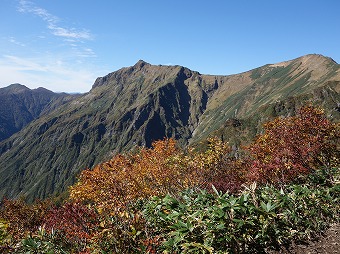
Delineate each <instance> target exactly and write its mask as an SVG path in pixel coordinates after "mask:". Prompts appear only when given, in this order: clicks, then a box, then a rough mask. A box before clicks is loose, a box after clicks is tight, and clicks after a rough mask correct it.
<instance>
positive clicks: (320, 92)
mask: <svg viewBox="0 0 340 254" xmlns="http://www.w3.org/2000/svg"><path fill="white" fill-rule="evenodd" d="M339 70H340V68H339V65H338V64H337V63H335V62H334V61H333V60H332V59H331V58H327V57H324V56H321V55H306V56H303V57H299V58H297V59H293V60H291V61H287V62H283V63H277V64H268V65H265V66H262V67H259V68H256V69H254V70H250V71H247V72H244V73H240V74H234V75H229V76H223V75H204V74H200V73H198V72H195V71H192V70H189V69H188V68H185V67H182V66H163V65H151V64H148V63H146V62H144V61H142V60H141V61H138V62H137V63H136V64H135V65H134V66H131V67H126V68H122V69H120V70H118V71H115V72H112V73H110V74H108V75H106V76H104V77H100V78H98V79H97V80H96V81H95V83H94V85H93V87H92V89H91V91H89V92H88V93H86V94H83V95H79V96H75V97H72V99H70V100H69V101H65V103H61V104H58V106H56V107H50V106H52V105H56V104H53V103H52V104H48V105H47V108H46V110H44V111H43V112H42V113H40V114H39V117H38V118H35V119H34V121H31V122H30V123H29V124H28V125H26V126H25V127H24V128H23V129H21V130H20V131H18V132H16V133H15V134H13V135H11V136H10V137H8V138H6V139H4V140H3V141H1V142H0V186H1V187H0V198H2V197H8V198H18V197H20V196H25V197H26V198H27V199H28V200H29V201H30V202H33V201H34V199H36V198H41V199H43V198H46V197H48V196H51V195H58V194H60V193H62V192H64V191H66V190H67V188H68V187H69V186H70V185H72V184H74V183H75V181H76V176H77V175H78V174H79V173H80V171H81V170H82V169H85V168H93V167H94V166H95V165H97V164H98V163H100V162H102V161H107V160H109V159H110V158H111V157H112V156H113V155H114V154H118V153H122V152H127V151H130V150H132V149H134V147H135V146H145V147H148V148H150V147H151V146H152V143H153V142H154V141H155V140H159V139H163V138H173V139H175V140H176V142H177V144H178V145H179V146H180V147H181V148H183V149H185V148H186V147H187V146H188V145H191V146H193V147H197V148H204V147H206V145H207V143H206V142H205V140H206V139H207V138H209V137H214V136H217V137H218V138H220V139H221V140H223V141H224V142H229V144H230V146H231V148H232V149H233V151H234V152H237V150H238V149H239V148H240V147H241V146H242V145H245V144H249V143H250V142H251V140H252V139H253V138H254V137H255V136H256V135H257V134H260V133H261V132H262V131H263V129H262V124H263V123H264V122H266V121H269V120H272V119H273V118H274V117H277V116H293V115H295V114H296V112H297V109H298V108H300V107H301V106H304V105H308V104H309V103H311V104H312V105H316V106H322V108H324V110H325V112H326V115H327V116H328V117H329V118H330V119H332V120H333V121H338V120H339V119H340V109H339V103H340V71H339ZM6 98H7V97H6Z"/></svg>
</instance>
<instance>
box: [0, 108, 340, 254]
mask: <svg viewBox="0 0 340 254" xmlns="http://www.w3.org/2000/svg"><path fill="white" fill-rule="evenodd" d="M339 141H340V125H339V124H336V123H332V122H331V121H330V120H328V119H327V118H326V116H325V114H324V113H323V111H322V110H321V109H318V108H314V107H311V106H307V107H303V108H301V109H300V110H299V112H298V113H297V115H296V116H291V117H286V118H283V117H279V118H276V119H274V120H272V121H270V122H268V123H266V124H265V125H264V128H263V134H261V135H259V136H257V138H256V139H255V140H254V142H253V143H251V144H250V145H249V146H247V147H245V148H244V149H243V151H242V152H241V153H240V154H241V156H240V155H239V156H234V154H233V153H232V150H231V148H230V147H229V145H228V144H226V143H223V142H222V141H221V140H219V139H217V138H212V139H209V140H208V144H209V145H208V148H207V150H206V151H204V152H200V151H196V150H195V149H193V148H188V149H187V150H183V149H180V148H179V147H177V145H176V141H175V140H173V139H164V140H159V141H155V142H154V143H153V146H152V148H143V147H142V148H139V149H137V151H134V152H133V153H127V154H118V155H116V156H114V157H113V158H112V159H111V160H110V161H108V162H105V163H102V164H99V165H97V166H95V167H94V168H93V169H86V170H83V171H82V172H81V174H80V175H79V178H78V181H77V183H76V184H75V185H73V186H71V187H70V189H69V192H70V198H69V199H68V200H66V202H64V203H63V204H60V205H58V206H57V205H55V204H53V202H51V201H44V202H37V203H35V204H34V205H28V204H26V203H25V202H24V201H23V200H14V201H11V200H4V202H3V206H2V214H1V215H0V222H1V223H3V222H4V223H3V225H6V227H4V228H5V229H4V230H3V229H2V228H0V236H1V237H2V235H4V237H2V238H3V239H5V238H6V239H11V240H8V241H12V242H15V243H16V245H15V244H14V245H11V246H10V247H9V248H17V247H13V246H21V247H23V248H24V247H25V245H20V244H18V241H19V240H20V239H23V238H25V239H26V240H27V241H26V242H27V243H29V244H31V245H29V248H31V249H32V248H33V249H34V248H36V247H37V246H38V247H39V246H45V245H44V244H46V241H47V243H48V244H47V245H46V246H49V248H54V247H53V246H54V245H53V244H55V245H58V246H62V248H64V249H65V248H66V249H68V250H69V251H70V252H71V253H94V252H95V251H98V250H101V251H103V252H104V253H106V252H107V253H157V248H159V246H160V245H161V244H162V242H164V240H165V239H163V238H162V237H161V236H160V234H159V231H162V229H160V228H152V227H150V221H149V222H148V220H147V218H145V217H143V212H142V211H143V207H144V204H145V202H149V200H150V199H152V197H155V196H157V197H170V196H172V197H175V198H179V200H180V201H181V202H182V201H183V198H181V195H182V194H183V191H184V192H185V191H186V190H204V191H207V192H208V193H209V195H214V193H215V192H216V191H217V192H218V193H231V194H232V195H234V194H235V195H236V194H237V193H239V192H240V191H242V189H244V188H245V186H249V185H250V184H252V185H253V186H256V184H255V185H254V182H257V184H258V185H261V184H262V185H264V184H267V183H270V184H274V185H283V184H286V183H289V182H291V181H292V180H296V179H298V178H299V177H301V176H306V175H308V174H310V173H312V172H314V171H315V170H317V169H320V168H326V169H330V168H335V167H339V158H340V149H339V144H340V142H339ZM209 195H208V196H209ZM226 195H227V194H226ZM228 195H229V194H228ZM201 196H202V197H203V196H204V197H205V195H201ZM209 197H212V196H209ZM184 199H185V198H184ZM209 200H210V199H209ZM209 200H204V202H208V203H209V202H210V201H209ZM165 201H166V200H165ZM165 201H164V202H165ZM184 201H185V202H186V201H188V200H184ZM184 201H183V202H184ZM243 201H244V200H243ZM243 201H242V202H243ZM162 202H163V201H162ZM190 202H191V201H190ZM194 202H196V203H197V204H196V203H195V204H196V205H197V206H198V207H200V206H201V205H202V204H201V203H200V202H203V201H202V200H199V199H195V201H194ZM268 202H270V201H268ZM268 204H269V206H268V205H267V204H266V207H265V208H266V209H267V208H268V207H271V206H270V203H268ZM165 205H167V206H169V204H167V203H166V204H165ZM228 205H229V203H228ZM254 206H255V207H257V206H258V204H257V203H254ZM188 207H190V204H189V205H188ZM170 208H171V207H170ZM170 208H169V209H170ZM246 208H247V207H244V209H246ZM266 209H265V210H266ZM255 210H256V209H255ZM151 212H152V211H151ZM161 212H163V211H161ZM169 212H171V210H169ZM204 212H206V210H204ZM177 215H178V214H177ZM177 215H176V216H177ZM164 216H168V215H167V214H164ZM163 219H164V218H163ZM163 219H162V218H158V219H157V220H160V221H161V222H162V221H163ZM172 219H173V218H172ZM215 219H216V218H215ZM160 221H155V222H154V223H156V224H157V223H159V222H160ZM163 222H164V221H163ZM163 222H162V223H163ZM195 223H200V222H199V221H196V220H195ZM209 225H210V224H209ZM179 226H181V227H182V226H183V225H179ZM203 226H206V225H203ZM210 226H214V225H210ZM210 226H209V227H210ZM42 229H43V231H41V230H42ZM1 230H2V231H1ZM39 230H40V232H43V234H40V236H39V237H37V235H38V234H37V232H38V231H39ZM209 232H210V231H209ZM191 233H192V232H191ZM45 234H47V235H45ZM242 234H243V233H242ZM7 236H9V238H8V237H7ZM1 237H0V240H2V239H1ZM46 239H47V240H46ZM42 240H44V241H45V240H46V241H45V242H41V241H42ZM6 241H7V240H6ZM36 241H40V242H39V244H40V245H39V244H38V243H37V244H35V243H36ZM0 243H1V241H0ZM50 243H53V244H52V247H51V245H50ZM0 250H1V249H0ZM34 251H35V252H33V253H39V251H38V250H37V249H35V250H34ZM55 253H59V252H55ZM60 253H64V252H60ZM98 253H99V252H98Z"/></svg>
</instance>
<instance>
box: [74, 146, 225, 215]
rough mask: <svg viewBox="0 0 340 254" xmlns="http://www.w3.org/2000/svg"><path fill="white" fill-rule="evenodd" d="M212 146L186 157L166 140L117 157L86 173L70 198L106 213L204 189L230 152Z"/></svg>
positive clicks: (190, 151) (75, 186)
mask: <svg viewBox="0 0 340 254" xmlns="http://www.w3.org/2000/svg"><path fill="white" fill-rule="evenodd" d="M209 142H210V146H209V149H208V151H206V152H205V153H196V152H195V151H194V150H193V149H188V152H187V154H185V153H184V152H183V151H182V150H180V149H178V148H177V147H176V142H175V140H173V139H165V140H160V141H156V142H154V143H153V148H151V149H149V148H141V149H139V150H138V151H137V153H134V154H127V155H122V154H119V155H116V156H115V157H114V158H112V159H111V160H110V161H108V162H105V163H102V164H100V165H97V166H96V167H95V168H94V169H93V170H90V169H87V170H84V171H83V172H82V173H81V175H80V177H79V181H78V183H77V184H75V185H74V186H72V187H71V188H70V198H71V199H72V200H76V201H82V202H89V203H91V204H94V205H96V206H97V207H100V209H101V210H100V212H104V211H112V210H114V207H117V206H118V207H121V206H125V205H126V204H128V203H129V202H134V201H135V200H137V199H140V198H147V197H150V196H154V195H166V194H168V193H173V194H176V193H177V192H178V191H180V190H183V189H186V188H189V187H197V186H202V185H203V183H205V182H207V180H208V178H209V177H210V178H211V177H212V176H213V175H214V174H215V173H213V172H214V171H216V170H217V169H216V166H217V165H218V164H219V163H220V162H221V161H222V160H224V159H225V157H226V155H227V154H228V153H229V152H230V148H229V147H228V145H227V144H225V143H223V142H221V141H220V140H217V139H211V140H209Z"/></svg>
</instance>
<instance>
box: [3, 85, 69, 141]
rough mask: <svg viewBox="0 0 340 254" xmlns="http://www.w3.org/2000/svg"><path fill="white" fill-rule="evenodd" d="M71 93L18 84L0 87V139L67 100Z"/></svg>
mask: <svg viewBox="0 0 340 254" xmlns="http://www.w3.org/2000/svg"><path fill="white" fill-rule="evenodd" d="M71 98H72V96H71V95H67V94H65V93H54V92H52V91H49V90H47V89H45V88H37V89H33V90H31V89H29V88H27V87H26V86H23V85H20V84H12V85H10V86H8V87H5V88H0V102H1V103H0V141H2V140H4V139H6V138H9V137H10V136H11V135H13V134H14V133H16V132H18V131H20V130H21V129H22V128H23V127H25V126H26V125H27V124H29V123H30V122H31V121H33V120H34V119H36V118H38V117H39V116H41V115H43V114H46V113H48V112H50V111H52V110H54V109H55V108H57V107H59V106H60V105H61V104H63V103H65V102H67V101H69V100H70V99H71Z"/></svg>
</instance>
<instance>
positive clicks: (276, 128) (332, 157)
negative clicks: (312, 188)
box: [247, 106, 340, 183]
mask: <svg viewBox="0 0 340 254" xmlns="http://www.w3.org/2000/svg"><path fill="white" fill-rule="evenodd" d="M339 141H340V128H339V124H335V123H332V122H331V121H330V120H328V119H327V118H326V116H325V114H324V113H323V110H321V109H318V108H314V107H311V106H307V107H303V108H301V109H300V110H299V112H298V114H297V115H296V116H292V117H287V118H281V117H278V118H276V119H274V120H273V121H270V122H268V123H266V124H265V125H264V134H262V135H260V136H258V137H257V139H256V140H255V141H254V142H253V143H252V144H251V145H250V146H249V147H248V148H247V149H248V150H249V151H250V155H251V158H250V161H249V164H250V165H249V171H248V178H249V180H250V181H257V182H272V183H273V182H287V181H290V180H292V179H294V178H296V177H297V176H299V175H301V174H308V173H311V172H312V171H313V170H315V169H317V168H320V167H322V166H324V167H331V166H334V165H338V163H339V158H340V157H339V155H340V153H339V147H337V146H339Z"/></svg>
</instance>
